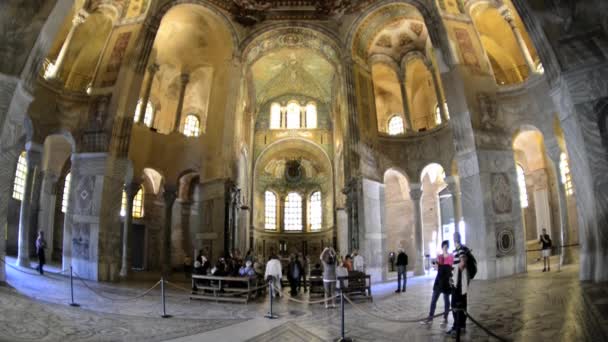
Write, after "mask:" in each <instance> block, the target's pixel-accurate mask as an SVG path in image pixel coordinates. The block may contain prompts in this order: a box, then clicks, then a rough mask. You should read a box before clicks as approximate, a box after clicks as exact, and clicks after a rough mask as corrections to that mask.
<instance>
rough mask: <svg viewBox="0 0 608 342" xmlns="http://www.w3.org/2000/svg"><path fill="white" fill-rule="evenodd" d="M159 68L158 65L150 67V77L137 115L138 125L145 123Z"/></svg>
mask: <svg viewBox="0 0 608 342" xmlns="http://www.w3.org/2000/svg"><path fill="white" fill-rule="evenodd" d="M158 69H159V66H158V64H156V63H152V64H150V65H149V66H148V75H147V78H146V80H145V81H144V96H143V97H142V98H141V105H140V106H139V108H138V110H139V112H138V113H137V123H138V124H141V123H142V122H144V117H145V115H146V106H147V105H148V101H150V93H151V92H152V84H153V83H154V76H155V75H156V72H157V71H158Z"/></svg>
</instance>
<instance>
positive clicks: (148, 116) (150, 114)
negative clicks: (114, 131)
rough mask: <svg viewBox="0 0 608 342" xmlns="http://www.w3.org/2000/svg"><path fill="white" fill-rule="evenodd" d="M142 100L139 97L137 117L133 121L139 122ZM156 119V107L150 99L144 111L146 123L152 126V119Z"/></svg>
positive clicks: (136, 109)
mask: <svg viewBox="0 0 608 342" xmlns="http://www.w3.org/2000/svg"><path fill="white" fill-rule="evenodd" d="M141 105H142V100H141V99H139V101H137V107H135V117H134V118H133V121H135V122H137V121H138V120H139V113H140V110H141ZM153 119H154V107H153V106H152V102H150V101H148V103H147V104H146V111H145V112H144V125H146V126H148V127H151V126H152V120H153Z"/></svg>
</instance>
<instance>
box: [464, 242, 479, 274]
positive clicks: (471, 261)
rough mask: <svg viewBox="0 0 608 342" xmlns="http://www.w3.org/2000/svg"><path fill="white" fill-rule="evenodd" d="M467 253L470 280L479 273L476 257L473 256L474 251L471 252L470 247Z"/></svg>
mask: <svg viewBox="0 0 608 342" xmlns="http://www.w3.org/2000/svg"><path fill="white" fill-rule="evenodd" d="M465 255H466V257H467V272H468V273H469V280H472V279H473V278H475V275H476V274H477V260H475V257H474V256H473V253H471V250H470V249H467V251H466V253H465Z"/></svg>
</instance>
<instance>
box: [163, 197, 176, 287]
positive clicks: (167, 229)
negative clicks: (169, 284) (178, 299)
mask: <svg viewBox="0 0 608 342" xmlns="http://www.w3.org/2000/svg"><path fill="white" fill-rule="evenodd" d="M176 198H177V191H176V190H175V189H171V188H167V187H166V188H165V191H164V192H163V199H164V201H165V224H164V225H163V230H162V234H161V249H160V260H161V270H162V273H163V274H164V275H167V274H168V273H169V272H170V270H171V219H172V216H173V215H172V214H173V204H174V203H175V199H176Z"/></svg>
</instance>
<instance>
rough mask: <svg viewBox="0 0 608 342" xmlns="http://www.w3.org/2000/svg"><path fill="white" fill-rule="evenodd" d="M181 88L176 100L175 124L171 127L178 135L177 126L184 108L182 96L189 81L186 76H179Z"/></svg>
mask: <svg viewBox="0 0 608 342" xmlns="http://www.w3.org/2000/svg"><path fill="white" fill-rule="evenodd" d="M181 81H182V83H181V88H180V90H179V99H178V100H177V111H176V112H175V124H174V125H173V132H175V133H179V125H180V123H181V122H182V109H183V108H184V96H185V95H186V86H187V85H188V82H189V81H190V76H189V75H188V74H181Z"/></svg>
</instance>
